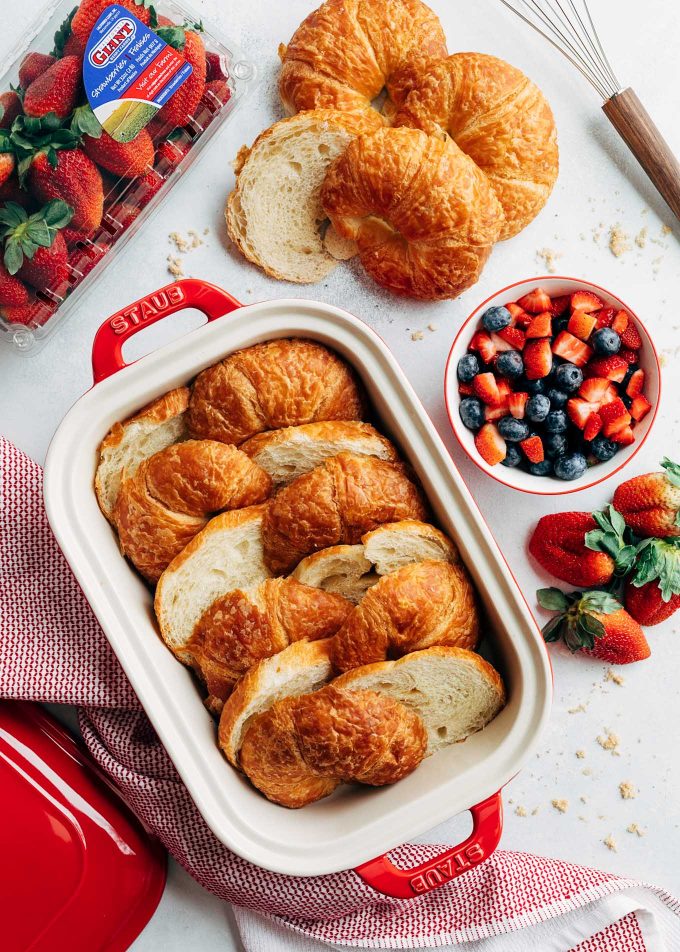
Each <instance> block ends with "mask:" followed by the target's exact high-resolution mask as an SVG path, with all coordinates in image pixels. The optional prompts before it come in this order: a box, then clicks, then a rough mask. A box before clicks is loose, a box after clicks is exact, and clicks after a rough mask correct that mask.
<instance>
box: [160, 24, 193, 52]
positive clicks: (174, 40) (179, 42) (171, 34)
mask: <svg viewBox="0 0 680 952" xmlns="http://www.w3.org/2000/svg"><path fill="white" fill-rule="evenodd" d="M156 33H157V34H158V36H160V38H161V39H162V40H165V42H166V43H167V44H168V46H172V47H174V48H175V49H176V50H179V52H180V53H181V52H182V50H183V49H184V44H185V43H186V39H187V36H186V33H185V31H184V27H183V26H159V27H158V29H157V30H156Z"/></svg>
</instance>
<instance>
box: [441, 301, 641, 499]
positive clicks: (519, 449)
mask: <svg viewBox="0 0 680 952" xmlns="http://www.w3.org/2000/svg"><path fill="white" fill-rule="evenodd" d="M642 348H643V339H642V336H641V334H640V332H639V330H638V327H637V326H636V323H635V320H634V319H633V317H632V316H631V315H630V314H629V313H628V312H627V311H626V310H624V309H622V308H618V307H609V306H607V305H606V304H605V302H604V301H603V300H602V299H601V298H600V297H598V295H597V294H596V293H595V292H594V291H592V290H587V289H578V290H575V291H573V292H572V293H570V294H562V295H559V296H553V297H550V295H549V294H548V292H547V291H545V290H543V288H540V287H536V288H533V289H531V290H530V291H529V292H528V293H526V294H524V295H523V296H521V297H520V298H519V299H518V300H517V301H513V302H510V303H506V304H503V305H499V304H497V305H494V306H491V307H488V308H487V309H486V310H485V311H484V312H483V313H482V315H481V318H480V319H479V321H478V323H477V326H476V329H475V331H474V333H473V334H472V335H471V337H470V340H469V343H468V346H467V353H465V354H464V355H462V356H460V357H459V359H458V361H457V364H456V377H457V387H458V392H459V394H460V404H459V408H458V412H459V416H460V420H461V422H462V424H463V426H464V427H465V428H466V429H467V430H469V431H471V432H472V433H473V434H474V445H475V448H476V451H477V453H479V455H480V456H481V457H482V459H483V460H484V461H485V462H486V464H487V465H488V466H496V465H497V464H501V465H502V466H505V467H508V468H512V469H520V470H523V471H525V472H527V473H530V474H531V475H533V476H540V477H552V478H556V479H558V480H564V481H573V480H579V479H580V478H581V477H582V476H583V475H584V474H585V473H586V471H587V470H588V468H589V467H590V466H593V465H596V464H598V463H604V462H608V461H610V460H612V459H613V458H614V457H615V456H616V454H617V453H619V452H620V451H621V450H623V449H624V448H626V447H630V446H631V445H632V444H633V443H635V441H636V427H637V425H638V424H639V423H640V422H641V421H642V420H644V418H645V417H646V416H647V414H648V413H649V411H650V410H651V409H652V403H651V402H650V401H649V400H648V399H647V397H646V396H645V371H644V370H643V369H642V368H641V367H640V360H641V355H642Z"/></svg>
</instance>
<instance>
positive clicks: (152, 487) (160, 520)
mask: <svg viewBox="0 0 680 952" xmlns="http://www.w3.org/2000/svg"><path fill="white" fill-rule="evenodd" d="M271 491H272V481H271V478H270V477H269V476H268V475H267V473H265V471H264V470H263V469H261V468H260V467H259V466H258V465H257V464H256V463H254V462H253V461H252V460H251V459H250V458H249V457H248V456H246V454H245V453H242V452H241V451H240V450H237V449H236V448H235V447H234V446H227V445H226V444H224V443H219V442H216V441H214V440H187V441H186V442H184V443H177V444H174V445H173V446H169V447H167V448H166V449H164V450H161V451H160V452H159V453H156V454H154V455H153V456H151V457H149V459H147V460H145V461H144V462H143V463H142V464H141V465H140V466H139V468H138V469H137V471H136V472H135V474H134V476H132V477H130V478H129V479H125V478H123V481H122V484H121V488H120V491H119V493H118V497H117V499H116V503H115V506H114V510H113V522H114V525H115V526H116V529H117V530H118V538H119V542H120V548H121V551H122V552H123V553H124V554H125V555H126V556H128V558H129V559H130V560H131V561H132V562H133V564H134V565H135V567H136V568H137V569H138V570H139V572H141V574H142V575H143V576H144V577H145V578H146V579H148V580H149V581H150V582H157V581H158V579H159V578H160V576H161V574H162V572H163V571H164V570H165V569H166V568H167V566H168V565H169V564H170V562H171V561H172V560H173V559H174V558H175V556H176V555H178V554H179V553H180V552H181V551H182V550H183V549H184V547H185V546H186V545H187V544H188V543H189V542H190V541H191V540H192V539H193V538H194V536H196V535H197V534H198V533H199V532H200V531H201V529H202V528H203V527H204V526H205V525H206V523H207V521H208V516H209V515H210V514H211V513H215V512H220V511H222V510H228V509H241V508H243V507H245V506H252V505H255V504H256V503H260V502H263V501H264V500H265V499H267V497H268V496H269V494H270V493H271Z"/></svg>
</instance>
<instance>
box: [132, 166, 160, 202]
mask: <svg viewBox="0 0 680 952" xmlns="http://www.w3.org/2000/svg"><path fill="white" fill-rule="evenodd" d="M164 184H165V179H164V178H163V176H162V175H161V174H160V172H158V171H156V169H151V170H150V171H149V172H147V173H146V175H141V176H140V177H139V178H138V179H137V181H136V183H135V200H136V202H137V204H138V205H139V207H140V208H144V206H145V205H148V204H149V202H150V201H151V199H152V198H153V197H154V196H155V195H156V193H157V192H159V191H160V189H161V188H162V187H163V185H164Z"/></svg>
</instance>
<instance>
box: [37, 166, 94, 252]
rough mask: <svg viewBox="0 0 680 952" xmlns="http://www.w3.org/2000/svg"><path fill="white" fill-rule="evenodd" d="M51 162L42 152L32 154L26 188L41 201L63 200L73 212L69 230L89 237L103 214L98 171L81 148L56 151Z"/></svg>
mask: <svg viewBox="0 0 680 952" xmlns="http://www.w3.org/2000/svg"><path fill="white" fill-rule="evenodd" d="M53 162H54V164H53ZM53 162H52V160H51V159H50V156H49V155H48V153H46V152H38V153H37V155H35V157H34V158H33V160H32V161H31V164H30V167H29V170H28V185H29V188H30V189H31V191H32V192H33V194H34V195H35V196H36V198H37V199H38V200H39V201H41V202H49V201H50V200H51V199H53V198H60V199H62V200H63V201H65V202H66V204H67V205H70V206H71V208H72V209H73V218H72V219H71V224H70V228H71V231H75V232H78V233H80V234H82V235H91V234H92V233H93V232H94V231H96V229H97V228H98V227H99V225H100V224H101V220H102V215H103V213H104V188H103V185H102V177H101V174H100V172H99V169H98V168H97V166H96V165H95V164H94V162H93V161H92V159H90V158H89V157H88V156H87V155H86V154H85V153H84V152H83V150H82V149H59V150H58V151H56V152H55V153H54V157H53Z"/></svg>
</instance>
